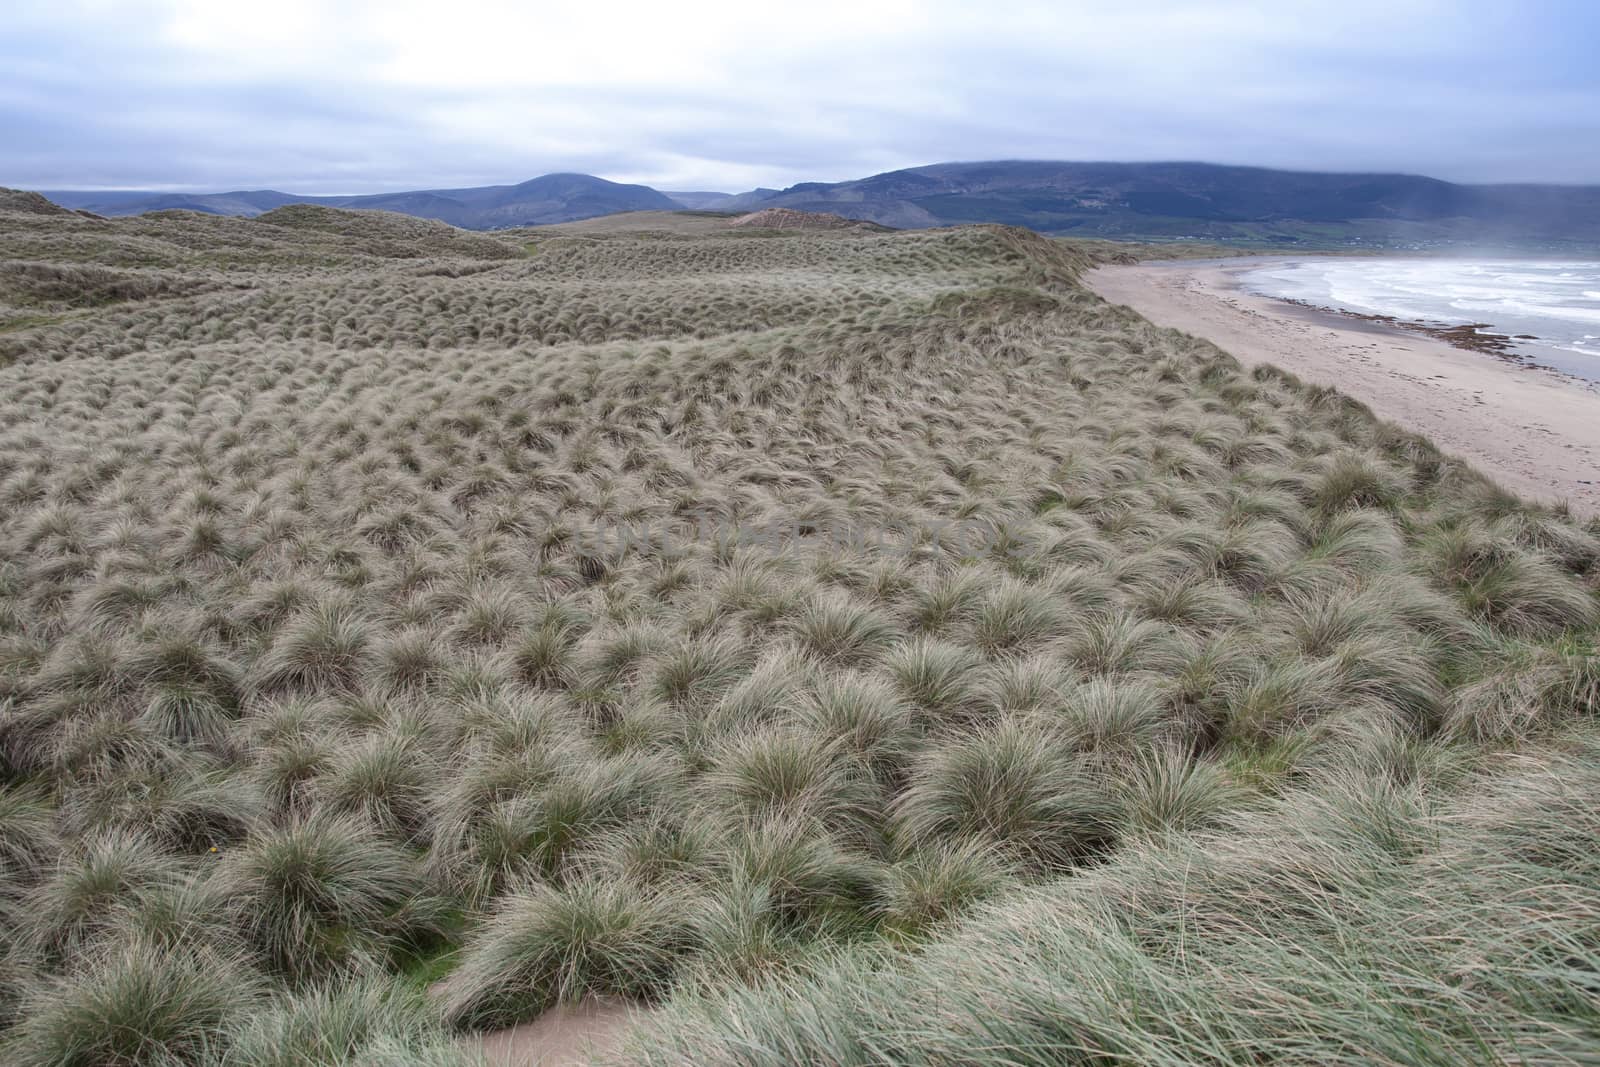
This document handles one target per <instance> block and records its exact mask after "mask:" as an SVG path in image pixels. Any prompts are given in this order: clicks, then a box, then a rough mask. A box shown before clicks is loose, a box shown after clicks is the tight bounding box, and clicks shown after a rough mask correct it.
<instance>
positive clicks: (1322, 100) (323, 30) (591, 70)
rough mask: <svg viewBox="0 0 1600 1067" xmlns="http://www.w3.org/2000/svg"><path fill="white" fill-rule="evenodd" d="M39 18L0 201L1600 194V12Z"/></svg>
mask: <svg viewBox="0 0 1600 1067" xmlns="http://www.w3.org/2000/svg"><path fill="white" fill-rule="evenodd" d="M14 6H16V5H14ZM16 7H17V9H16V10H14V11H12V12H10V13H8V20H9V22H8V25H7V26H6V28H5V29H3V30H0V65H3V67H4V69H5V70H7V71H8V74H7V75H6V78H5V80H4V81H3V82H0V138H3V141H4V143H5V144H6V145H7V146H8V147H7V149H6V151H5V153H4V155H3V156H0V182H4V183H7V184H13V185H23V186H29V187H34V188H51V187H54V188H69V187H115V186H122V187H134V186H137V187H156V186H159V187H164V188H206V189H216V188H224V187H226V188H238V187H241V186H249V187H256V188H259V187H275V188H282V189H286V190H289V191H295V192H319V191H321V192H362V191H378V190H382V189H394V188H415V187H419V186H434V187H443V186H450V185H458V184H480V183H486V182H497V181H515V180H520V179H522V178H525V177H530V176H532V175H535V174H539V173H545V172H548V171H552V170H582V171H588V172H592V173H599V174H603V175H605V176H607V177H612V178H616V179H619V180H627V181H643V182H648V183H650V184H653V185H656V186H658V187H663V188H725V189H740V188H747V187H750V186H753V185H757V184H761V185H786V184H790V183H792V182H795V181H800V180H812V179H818V180H837V179H842V178H850V177H860V176H862V175H865V174H868V173H873V172H875V171H879V170H885V169H892V168H894V167H898V166H908V165H915V164H918V163H927V162H933V161H937V160H947V159H984V158H1007V157H1009V158H1016V157H1023V158H1066V159H1090V158H1094V159H1206V160H1212V161H1217V162H1233V163H1257V164H1262V165H1277V166H1298V167H1317V168H1327V169H1391V170H1408V171H1416V172H1424V173H1432V174H1436V175H1439V176H1441V177H1449V178H1457V179H1465V180H1509V179H1544V180H1567V181H1580V180H1582V181H1600V75H1597V74H1596V73H1595V70H1596V68H1595V67H1594V65H1593V62H1592V58H1591V57H1590V56H1589V55H1587V54H1586V51H1585V45H1584V42H1586V41H1593V40H1594V39H1595V37H1596V35H1597V33H1596V31H1600V16H1597V15H1595V14H1592V13H1590V11H1589V9H1588V8H1587V7H1586V6H1584V5H1581V4H1577V3H1566V2H1554V0H1546V2H1540V0H1533V2H1531V3H1525V4H1522V5H1517V6H1516V7H1515V9H1514V10H1513V8H1512V6H1511V5H1504V4H1501V3H1499V2H1489V0H1465V2H1461V0H1457V2H1452V3H1443V2H1438V3H1436V2H1432V0H1416V2H1411V3H1405V2H1403V0H1402V2H1395V0H1385V2H1381V3H1380V2H1376V0H1344V2H1339V3H1332V2H1315V3H1303V4H1298V5H1293V6H1292V7H1291V6H1288V5H1282V4H1277V3H1271V4H1269V3H1262V2H1254V0H1252V2H1244V0H1208V2H1193V0H1184V2H1173V0H1166V2H1158V0H1119V2H1115V3H1113V2H1104V0H1094V2H1079V3H1048V4H1035V3H1021V4H1007V3H992V4H988V5H975V4H972V3H970V2H967V3H953V2H946V0H933V2H917V3H912V2H887V3H874V2H871V0H854V2H846V0H811V2H808V3H807V4H805V5H782V6H781V7H780V6H778V5H763V4H753V3H750V2H748V0H739V2H732V0H713V2H711V3H707V4H698V5H663V4H628V3H615V2H613V3H608V4H560V5H556V4H528V3H526V2H520V3H519V2H508V0H454V2H452V3H449V4H440V3H437V2H436V0H388V2H382V3H380V2H376V0H342V2H337V0H336V2H313V0H274V2H273V3H272V4H268V5H259V6H256V5H249V4H217V3H214V2H212V0H135V2H132V3H109V2H105V0H55V2H50V3H43V2H38V0H22V2H21V4H20V6H16Z"/></svg>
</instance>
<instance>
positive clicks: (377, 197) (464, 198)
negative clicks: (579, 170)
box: [44, 174, 679, 230]
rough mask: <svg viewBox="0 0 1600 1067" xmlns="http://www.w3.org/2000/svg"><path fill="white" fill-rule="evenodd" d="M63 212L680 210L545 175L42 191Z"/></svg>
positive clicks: (445, 218) (466, 217)
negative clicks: (342, 188)
mask: <svg viewBox="0 0 1600 1067" xmlns="http://www.w3.org/2000/svg"><path fill="white" fill-rule="evenodd" d="M44 195H45V196H47V197H49V198H50V199H51V200H53V201H55V202H56V203H57V204H60V205H61V206H62V207H67V208H78V209H82V210H86V211H93V212H95V213H96V214H99V215H108V216H118V215H142V214H145V213H147V212H151V211H171V210H182V211H200V212H204V213H205V214H208V215H234V216H242V217H246V218H249V217H254V216H256V215H261V214H265V213H266V212H268V211H272V210H274V209H276V208H280V207H286V206H288V205H290V204H317V205H321V206H323V207H339V208H352V209H356V210H371V211H394V212H398V213H400V214H403V215H414V216H416V217H418V218H424V219H437V220H439V221H440V222H448V223H449V224H450V225H452V226H459V227H461V228H462V229H467V230H492V229H502V228H505V227H510V226H535V225H540V224H542V223H549V222H570V221H572V220H574V219H588V218H594V217H595V216H598V215H611V214H615V213H617V212H619V211H673V210H677V209H678V207H679V205H678V204H677V203H676V202H675V201H673V200H672V199H670V198H669V197H667V196H665V195H664V194H662V193H658V192H656V191H655V190H654V189H651V188H650V187H648V186H644V185H622V184H619V183H617V182H610V181H606V180H605V179H604V178H596V177H593V176H592V175H588V174H546V175H544V176H543V177H541V178H534V179H532V180H531V181H525V182H522V183H521V184H519V185H488V186H481V187H478V188H474V189H424V190H419V191H415V192H399V193H378V194H374V195H369V196H295V195H292V194H290V193H280V192H275V191H273V190H261V191H256V192H231V193H141V192H113V193H103V192H101V193H97V192H71V191H65V192H63V191H56V192H47V193H45V194H44Z"/></svg>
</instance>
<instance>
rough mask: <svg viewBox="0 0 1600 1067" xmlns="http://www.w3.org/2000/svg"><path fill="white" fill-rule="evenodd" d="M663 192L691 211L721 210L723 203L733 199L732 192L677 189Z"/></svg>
mask: <svg viewBox="0 0 1600 1067" xmlns="http://www.w3.org/2000/svg"><path fill="white" fill-rule="evenodd" d="M663 192H665V193H666V195H668V196H670V197H671V198H672V199H673V200H676V201H677V202H678V203H679V204H682V205H683V206H684V207H685V208H687V209H688V210H690V211H720V210H721V209H722V208H721V205H722V204H724V203H725V202H727V201H729V200H732V199H733V194H732V193H707V192H684V191H681V190H676V189H666V190H663Z"/></svg>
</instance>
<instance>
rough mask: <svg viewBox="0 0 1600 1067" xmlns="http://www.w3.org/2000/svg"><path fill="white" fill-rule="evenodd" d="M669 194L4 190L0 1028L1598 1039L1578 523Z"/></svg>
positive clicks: (1041, 245) (0, 1038) (1214, 356)
mask: <svg viewBox="0 0 1600 1067" xmlns="http://www.w3.org/2000/svg"><path fill="white" fill-rule="evenodd" d="M9 202H10V201H4V202H0V205H3V203H9ZM702 230H703V232H697V233H695V234H687V233H679V234H673V233H658V234H654V235H640V234H632V233H628V232H625V231H608V232H606V233H601V234H574V233H565V232H558V231H517V232H513V233H507V234H503V235H486V234H463V233H460V232H458V231H452V230H450V229H449V228H448V227H443V226H439V225H432V224H421V223H418V222H417V221H416V220H407V219H401V218H398V217H395V216H387V215H383V214H380V213H341V212H330V211H322V210H317V209H306V210H301V209H288V210H285V211H281V212H273V213H271V215H269V216H267V217H264V218H262V219H258V220H253V221H251V220H238V219H221V218H208V217H202V216H196V215H189V214H183V213H165V214H161V215H157V216H149V217H143V218H137V219H124V220H115V221H106V220H96V219H91V218H86V217H83V216H76V215H39V214H31V213H24V212H10V211H6V210H3V207H0V773H3V775H4V783H3V785H0V1060H3V1061H4V1062H7V1063H10V1062H16V1063H19V1064H46V1063H52V1064H63V1063H65V1064H75V1063H83V1064H91V1063H93V1064H102V1063H105V1064H145V1063H149V1064H163V1065H171V1064H207V1065H227V1064H240V1065H244V1064H274V1063H296V1064H300V1063H306V1064H323V1063H327V1064H342V1063H361V1064H391V1063H392V1064H396V1065H399V1064H413V1063H424V1064H440V1065H443V1064H454V1063H459V1062H470V1059H471V1054H470V1052H468V1051H466V1050H465V1049H464V1046H463V1045H462V1044H461V1043H460V1042H459V1040H458V1038H459V1032H460V1031H462V1030H476V1029H483V1028H489V1027H498V1026H502V1025H508V1024H513V1023H517V1022H522V1021H526V1020H528V1019H530V1018H533V1017H534V1016H536V1015H537V1014H538V1013H540V1012H542V1011H544V1010H545V1009H546V1008H548V1007H550V1006H552V1005H554V1004H556V1003H559V1002H561V1001H564V1000H573V999H577V998H580V997H583V996H586V995H589V994H606V995H617V996H623V997H629V998H634V999H636V1000H639V1001H643V1002H646V1003H648V1004H651V1005H659V1006H661V1010H660V1011H656V1012H651V1013H647V1014H646V1016H645V1018H646V1020H647V1021H646V1024H645V1025H644V1026H643V1027H642V1028H641V1030H640V1032H639V1033H638V1034H636V1035H635V1038H634V1040H633V1042H632V1044H631V1045H630V1048H629V1051H627V1052H626V1053H624V1058H628V1059H631V1060H632V1061H633V1062H648V1063H678V1062H684V1061H694V1062H712V1063H719V1062H721V1063H742V1064H765V1063H772V1064H781V1063H817V1064H845V1063H882V1064H888V1063H907V1062H909V1063H916V1062H927V1063H954V1062H961V1063H995V1064H1021V1063H1035V1062H1037V1063H1063V1062H1066V1063H1072V1062H1085V1063H1089V1062H1093V1063H1130V1064H1131V1063H1141V1064H1143V1063H1193V1062H1211V1063H1241V1064H1242V1063H1251V1064H1258V1063H1261V1062H1269V1061H1270V1062H1288V1063H1337V1062H1350V1063H1357V1062H1388V1063H1439V1064H1444V1063H1450V1064H1454V1063H1462V1062H1485V1063H1494V1062H1524V1063H1526V1062H1537V1063H1561V1062H1578V1061H1582V1060H1584V1059H1585V1058H1592V1054H1593V1050H1594V1049H1595V1048H1596V1047H1600V1022H1597V1016H1596V1012H1595V1007H1594V1005H1595V1003H1596V995H1597V989H1600V986H1597V983H1596V977H1595V976H1596V974H1597V973H1600V963H1597V960H1596V957H1595V950H1594V944H1595V942H1594V937H1593V927H1594V917H1595V915H1596V914H1600V902H1597V901H1596V900H1594V899H1592V898H1593V896H1594V894H1593V892H1592V889H1591V887H1592V886H1593V885H1595V884H1596V883H1597V880H1600V879H1597V872H1596V871H1595V870H1594V869H1593V867H1594V863H1593V859H1594V856H1595V855H1596V854H1600V848H1597V847H1596V846H1597V845H1600V826H1597V824H1596V822H1595V819H1594V818H1593V804H1592V803H1591V802H1590V798H1591V797H1592V796H1593V793H1594V789H1595V786H1596V785H1597V784H1600V783H1597V782H1596V775H1597V773H1600V772H1597V768H1600V754H1597V753H1600V748H1597V745H1600V741H1597V739H1596V733H1595V730H1596V725H1595V714H1596V711H1597V708H1600V697H1597V694H1600V666H1597V663H1600V654H1597V650H1596V635H1597V633H1600V630H1597V622H1600V601H1597V595H1596V590H1597V586H1600V527H1597V526H1596V525H1595V523H1594V522H1593V520H1590V521H1588V522H1584V521H1580V520H1578V519H1575V518H1574V517H1572V516H1571V515H1569V514H1567V513H1566V512H1565V511H1564V510H1562V509H1560V508H1554V509H1552V508H1540V507H1534V506H1531V505H1528V504H1525V503H1523V502H1521V501H1518V500H1516V499H1515V498H1514V497H1512V496H1510V495H1509V494H1507V493H1505V492H1503V491H1501V490H1500V489H1498V488H1497V487H1495V486H1493V485H1492V484H1490V483H1489V482H1488V481H1486V480H1485V479H1484V478H1482V477H1481V476H1479V475H1478V474H1476V473H1475V472H1473V471H1472V470H1470V469H1469V468H1467V467H1465V466H1464V465H1463V464H1462V463H1460V462H1459V461H1458V460H1456V459H1454V458H1453V457H1450V456H1447V455H1444V454H1443V453H1441V452H1439V451H1438V450H1437V449H1436V448H1434V447H1433V446H1432V445H1431V444H1429V443H1428V442H1427V441H1425V440H1422V439H1421V438H1418V437H1416V436H1415V435H1412V434H1409V433H1406V432H1405V431H1403V430H1401V429H1399V428H1397V427H1394V426H1390V425H1386V424H1384V423H1381V422H1379V421H1377V420H1376V419H1374V418H1373V416H1372V415H1371V413H1370V412H1369V411H1367V410H1366V409H1365V408H1364V407H1362V406H1361V405H1360V404H1358V403H1356V402H1354V401H1352V400H1349V399H1348V398H1345V397H1342V396H1340V395H1339V394H1338V393H1336V392H1334V391H1332V390H1330V389H1326V388H1324V387H1319V386H1315V385H1310V384H1307V383H1304V382H1301V381H1299V380H1298V379H1295V378H1294V377H1292V376H1290V375H1286V374H1283V373H1281V372H1279V371H1276V370H1273V369H1271V368H1258V369H1256V370H1254V371H1246V370H1244V369H1243V368H1241V367H1240V366H1239V365H1238V364H1237V363H1235V362H1234V361H1233V360H1232V359H1231V358H1229V357H1228V356H1226V355H1225V354H1223V353H1221V352H1219V351H1217V350H1216V349H1215V348H1213V347H1211V346H1210V345H1207V344H1205V343H1203V342H1199V341H1196V340H1194V339H1192V338H1187V337H1184V336H1182V335H1179V334H1176V333H1172V332H1169V331H1164V330H1159V329H1156V328H1154V327H1152V326H1150V325H1149V324H1148V323H1145V322H1143V321H1142V320H1139V319H1137V318H1135V317H1133V316H1132V315H1131V314H1129V313H1127V312H1125V311H1121V310H1118V309H1114V308H1110V307H1107V306H1106V305H1104V304H1103V303H1101V302H1100V301H1098V300H1097V299H1095V298H1094V297H1093V296H1092V295H1090V294H1089V293H1088V292H1087V291H1086V290H1085V289H1083V288H1082V287H1081V286H1080V285H1079V284H1078V282H1077V274H1078V272H1079V271H1080V270H1081V269H1082V268H1083V267H1084V266H1086V265H1087V263H1088V262H1089V260H1088V253H1087V252H1086V251H1084V250H1083V249H1081V248H1080V247H1077V246H1073V245H1071V244H1066V243H1057V242H1050V241H1046V240H1044V239H1041V238H1038V237H1036V236H1033V235H1030V234H1027V233H1024V232H1021V231H1015V230H1007V229H1003V228H996V227H965V228H957V229H952V230H944V231H923V232H917V233H901V234H875V233H874V234H869V233H859V232H848V233H841V232H829V233H811V232H805V231H790V232H785V233H783V234H781V235H776V236H774V235H770V234H766V235H763V234H752V233H749V232H742V231H732V230H729V231H726V232H721V231H718V230H717V229H715V228H714V227H702ZM530 243H531V247H532V252H531V254H530V250H529V246H530Z"/></svg>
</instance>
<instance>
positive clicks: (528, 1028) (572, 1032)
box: [476, 997, 637, 1067]
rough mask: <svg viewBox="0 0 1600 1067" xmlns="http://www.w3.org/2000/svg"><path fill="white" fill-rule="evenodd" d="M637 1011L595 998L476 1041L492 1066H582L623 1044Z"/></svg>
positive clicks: (622, 1003)
mask: <svg viewBox="0 0 1600 1067" xmlns="http://www.w3.org/2000/svg"><path fill="white" fill-rule="evenodd" d="M636 1011H637V1009H636V1008H634V1007H633V1006H632V1005H630V1004H628V1003H627V1002H625V1001H621V1000H609V999H607V1000H601V999H596V998H593V997H591V998H588V999H585V1000H582V1001H580V1002H578V1003H577V1004H564V1005H561V1006H559V1007H555V1008H551V1009H550V1010H549V1011H547V1012H545V1013H544V1014H543V1015H541V1016H539V1017H538V1018H537V1019H535V1020H533V1021H532V1022H529V1023H523V1024H522V1025H521V1026H514V1027H512V1028H511V1029H509V1030H499V1031H496V1032H495V1033H492V1034H483V1035H481V1036H480V1037H479V1038H478V1039H477V1041H476V1043H477V1045H478V1048H479V1050H480V1051H481V1052H482V1053H483V1057H484V1060H485V1061H486V1062H487V1063H489V1064H490V1065H491V1067H576V1065H578V1064H586V1063H589V1062H591V1060H593V1059H595V1058H597V1057H603V1056H605V1055H607V1054H609V1053H613V1052H616V1051H617V1050H618V1049H619V1048H621V1046H622V1038H623V1035H624V1034H626V1033H627V1032H628V1027H629V1026H630V1025H631V1024H632V1022H633V1017H634V1015H635V1013H636Z"/></svg>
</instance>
